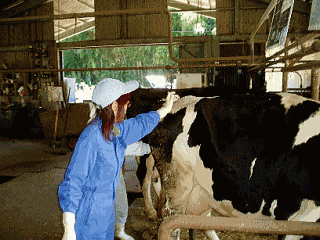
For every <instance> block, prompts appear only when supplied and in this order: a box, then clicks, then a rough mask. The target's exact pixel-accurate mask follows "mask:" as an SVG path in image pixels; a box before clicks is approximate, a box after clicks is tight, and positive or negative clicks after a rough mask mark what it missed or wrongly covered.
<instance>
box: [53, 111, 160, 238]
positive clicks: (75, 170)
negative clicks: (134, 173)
mask: <svg viewBox="0 0 320 240" xmlns="http://www.w3.org/2000/svg"><path fill="white" fill-rule="evenodd" d="M159 120H160V117H159V114H158V113H157V112H155V111H153V112H149V113H143V114H140V115H138V116H137V117H135V118H131V119H128V120H124V121H123V122H122V123H121V124H117V125H116V127H117V129H119V130H120V133H118V135H117V136H116V137H115V136H114V137H113V141H112V142H107V141H106V140H105V139H104V137H103V135H102V131H101V121H99V119H96V120H95V121H93V122H92V123H91V124H90V125H88V126H87V127H86V128H85V130H84V131H83V132H82V133H81V135H80V137H79V139H78V141H77V144H76V146H75V149H74V152H73V155H72V157H71V160H70V163H69V166H68V168H67V171H66V174H65V178H64V180H63V181H62V182H61V183H60V185H59V188H58V197H59V203H60V207H61V209H62V211H63V212H71V213H74V214H75V216H76V224H75V231H76V236H77V240H82V239H85V240H89V239H111V238H112V236H113V234H114V212H113V211H114V200H115V197H116V189H117V186H118V182H119V172H120V170H121V167H122V164H123V162H124V156H125V150H126V148H127V145H130V144H132V143H135V142H137V141H139V140H140V139H142V138H143V137H144V136H145V135H147V134H149V133H150V132H151V131H152V130H153V129H154V128H155V127H156V126H157V125H158V123H159ZM108 236H109V237H108ZM112 240H113V238H112Z"/></svg>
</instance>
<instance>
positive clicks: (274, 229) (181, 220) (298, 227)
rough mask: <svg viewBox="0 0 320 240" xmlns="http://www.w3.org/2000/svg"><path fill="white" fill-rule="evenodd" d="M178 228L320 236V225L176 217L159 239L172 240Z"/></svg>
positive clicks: (164, 226) (163, 227)
mask: <svg viewBox="0 0 320 240" xmlns="http://www.w3.org/2000/svg"><path fill="white" fill-rule="evenodd" d="M177 228H191V229H202V230H217V231H235V232H245V233H263V234H281V235H308V236H320V223H310V222H300V221H278V220H253V219H245V218H231V217H230V218H229V217H205V216H193V215H175V216H170V217H168V218H166V219H165V220H164V221H163V222H162V223H161V225H160V228H159V231H158V239H159V240H170V239H171V232H172V231H173V230H174V229H177Z"/></svg>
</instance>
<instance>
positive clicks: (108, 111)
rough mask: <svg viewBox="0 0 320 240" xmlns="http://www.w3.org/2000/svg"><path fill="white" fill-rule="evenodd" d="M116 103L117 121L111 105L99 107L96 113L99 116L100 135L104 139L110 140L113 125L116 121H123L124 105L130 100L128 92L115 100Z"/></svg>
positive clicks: (124, 114)
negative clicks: (100, 122)
mask: <svg viewBox="0 0 320 240" xmlns="http://www.w3.org/2000/svg"><path fill="white" fill-rule="evenodd" d="M116 101H117V103H118V113H117V115H118V116H117V121H116V117H115V116H114V113H113V111H112V108H111V105H112V104H110V105H108V106H107V107H105V108H103V109H100V110H99V111H98V112H97V115H98V116H99V117H100V118H101V121H102V124H101V130H102V135H103V137H104V138H105V139H106V141H109V142H112V131H113V125H114V124H115V123H116V122H117V123H121V122H123V120H124V118H125V116H126V112H125V108H124V106H125V105H126V104H127V103H128V102H129V101H130V94H129V93H127V94H124V95H122V96H121V97H120V98H118V99H117V100H116Z"/></svg>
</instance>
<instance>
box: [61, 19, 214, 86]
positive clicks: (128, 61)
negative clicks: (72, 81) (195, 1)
mask: <svg viewBox="0 0 320 240" xmlns="http://www.w3.org/2000/svg"><path fill="white" fill-rule="evenodd" d="M171 16H172V26H173V27H172V30H173V36H175V37H179V36H192V35H193V36H194V35H205V34H209V35H211V34H212V32H213V29H214V28H215V19H210V18H206V17H199V16H198V15H197V14H194V13H172V14H171ZM197 22H201V25H202V26H203V27H204V29H205V32H204V33H202V34H199V33H195V32H194V26H195V25H196V23H197ZM94 35H95V33H94V29H90V30H88V31H85V32H82V33H80V34H77V35H75V36H72V37H70V38H68V39H66V40H63V42H65V41H68V42H70V41H87V40H93V39H94ZM173 50H174V52H173V54H174V56H178V54H179V52H178V51H179V49H178V47H177V46H174V49H173ZM63 54H64V55H63V57H64V68H109V67H144V66H166V65H176V63H175V62H173V61H172V60H171V59H170V57H169V49H168V46H143V47H115V48H93V49H76V50H65V51H64V53H63ZM168 73H176V70H171V71H170V72H169V71H168V70H165V69H159V70H139V71H133V70H126V71H86V72H74V71H72V72H65V77H72V78H76V81H77V82H78V83H80V82H85V83H87V84H88V85H89V86H91V85H94V84H96V83H97V82H99V81H100V80H101V79H103V78H107V77H110V78H116V79H119V80H121V81H124V82H126V81H129V80H132V79H135V80H138V81H139V82H140V84H141V85H142V86H149V83H148V81H147V80H146V78H145V77H146V76H147V75H164V74H168Z"/></svg>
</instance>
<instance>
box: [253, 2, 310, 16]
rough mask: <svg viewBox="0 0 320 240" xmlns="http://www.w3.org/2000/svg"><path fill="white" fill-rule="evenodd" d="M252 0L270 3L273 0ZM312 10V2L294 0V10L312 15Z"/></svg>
mask: <svg viewBox="0 0 320 240" xmlns="http://www.w3.org/2000/svg"><path fill="white" fill-rule="evenodd" d="M251 1H252V2H255V3H257V2H260V3H264V4H266V5H267V4H269V3H270V2H271V0H258V1H257V0H251ZM310 10H311V4H310V3H306V2H304V1H301V0H295V1H294V6H293V11H294V12H298V13H302V14H305V15H310Z"/></svg>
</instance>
